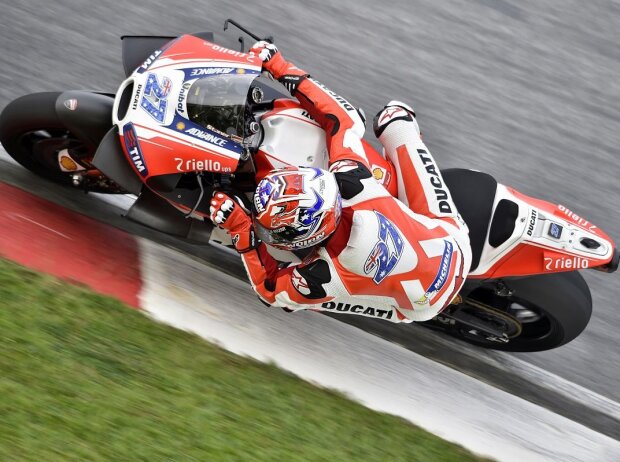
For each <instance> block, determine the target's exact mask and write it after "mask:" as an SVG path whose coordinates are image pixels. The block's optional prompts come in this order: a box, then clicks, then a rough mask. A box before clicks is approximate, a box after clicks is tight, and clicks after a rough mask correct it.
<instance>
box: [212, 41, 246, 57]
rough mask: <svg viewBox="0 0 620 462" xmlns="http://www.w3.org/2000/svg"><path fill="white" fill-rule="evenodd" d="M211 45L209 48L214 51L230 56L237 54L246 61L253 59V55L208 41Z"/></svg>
mask: <svg viewBox="0 0 620 462" xmlns="http://www.w3.org/2000/svg"><path fill="white" fill-rule="evenodd" d="M208 45H211V49H212V50H214V51H219V52H220V53H226V54H228V55H231V56H237V57H239V58H246V59H247V60H248V61H252V60H253V59H254V55H249V54H248V53H243V52H241V51H235V50H231V49H229V48H225V47H222V46H219V45H214V44H212V43H208Z"/></svg>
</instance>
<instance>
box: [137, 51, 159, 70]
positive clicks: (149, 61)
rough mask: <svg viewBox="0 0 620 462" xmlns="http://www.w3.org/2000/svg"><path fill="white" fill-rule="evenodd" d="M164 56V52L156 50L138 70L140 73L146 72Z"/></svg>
mask: <svg viewBox="0 0 620 462" xmlns="http://www.w3.org/2000/svg"><path fill="white" fill-rule="evenodd" d="M161 54H162V50H156V51H154V52H153V54H152V55H150V56H149V57H148V58H146V60H145V61H144V62H143V63H142V65H141V66H140V68H139V69H138V72H139V73H142V72H144V71H146V70H147V69H148V68H149V67H151V65H152V64H153V63H154V62H155V60H156V59H157V58H158V57H159V55H161Z"/></svg>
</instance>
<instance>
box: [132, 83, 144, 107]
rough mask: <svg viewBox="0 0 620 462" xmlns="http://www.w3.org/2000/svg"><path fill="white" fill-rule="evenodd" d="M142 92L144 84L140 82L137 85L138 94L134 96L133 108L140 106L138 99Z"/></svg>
mask: <svg viewBox="0 0 620 462" xmlns="http://www.w3.org/2000/svg"><path fill="white" fill-rule="evenodd" d="M141 93H142V84H138V86H137V87H136V94H135V95H134V97H133V103H132V104H131V109H134V110H135V109H137V108H138V101H140V94H141Z"/></svg>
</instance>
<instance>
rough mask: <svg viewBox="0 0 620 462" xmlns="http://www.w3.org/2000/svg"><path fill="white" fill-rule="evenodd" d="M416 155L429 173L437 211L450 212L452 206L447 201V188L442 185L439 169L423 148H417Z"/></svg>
mask: <svg viewBox="0 0 620 462" xmlns="http://www.w3.org/2000/svg"><path fill="white" fill-rule="evenodd" d="M418 155H419V156H420V160H422V163H423V164H424V168H425V169H426V172H427V173H428V174H429V175H430V176H429V177H428V178H429V181H430V183H431V186H432V187H433V190H434V191H435V199H437V205H438V207H439V211H440V212H441V213H452V206H451V205H450V202H449V201H448V189H447V188H446V187H445V186H444V184H443V181H441V177H440V176H439V169H438V168H437V165H436V164H435V161H434V160H433V158H432V157H431V156H430V155H429V153H428V152H427V151H425V150H424V149H418Z"/></svg>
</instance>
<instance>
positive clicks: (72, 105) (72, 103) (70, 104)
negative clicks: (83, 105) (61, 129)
mask: <svg viewBox="0 0 620 462" xmlns="http://www.w3.org/2000/svg"><path fill="white" fill-rule="evenodd" d="M63 104H64V105H65V107H66V108H67V109H69V110H70V111H75V110H76V109H77V107H78V102H77V99H73V98H72V99H67V100H65V102H64V103H63Z"/></svg>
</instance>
